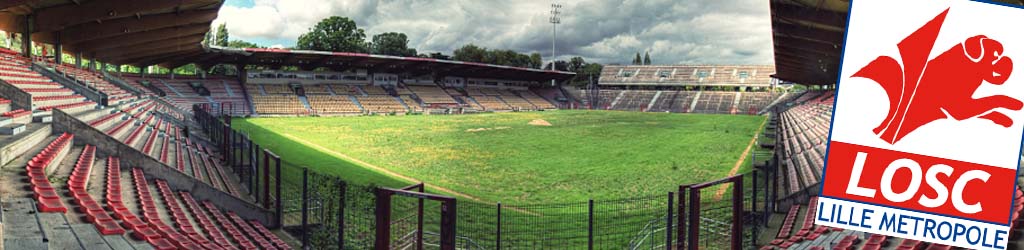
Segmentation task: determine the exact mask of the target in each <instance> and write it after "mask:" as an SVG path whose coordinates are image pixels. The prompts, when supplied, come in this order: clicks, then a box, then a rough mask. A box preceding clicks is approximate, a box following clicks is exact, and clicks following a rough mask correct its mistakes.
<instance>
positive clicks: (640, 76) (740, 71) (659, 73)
mask: <svg viewBox="0 0 1024 250" xmlns="http://www.w3.org/2000/svg"><path fill="white" fill-rule="evenodd" d="M774 73H775V67H774V66H770V65H606V66H605V67H604V68H603V69H602V70H601V78H600V82H599V83H598V84H600V85H634V86H665V85H677V86H684V85H704V86H709V85H723V86H738V85H768V83H769V82H770V81H771V75H772V74H774Z"/></svg>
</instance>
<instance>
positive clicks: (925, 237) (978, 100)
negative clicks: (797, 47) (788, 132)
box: [815, 0, 1024, 249]
mask: <svg viewBox="0 0 1024 250" xmlns="http://www.w3.org/2000/svg"><path fill="white" fill-rule="evenodd" d="M851 4H852V6H851V10H850V24H849V27H848V29H847V37H846V43H845V48H844V54H843V64H842V71H841V73H840V79H839V89H838V92H837V96H836V106H835V111H834V112H833V113H834V117H833V125H832V128H831V129H832V131H831V134H830V141H829V148H828V154H827V159H826V164H825V170H824V174H823V176H824V180H823V183H822V186H821V197H820V198H819V199H818V204H817V206H818V207H817V213H818V214H817V217H816V220H815V223H816V224H818V225H826V226H832V227H840V228H846V229H853V230H860V231H866V232H871V233H878V234H885V235H890V236H895V237H901V238H909V239H916V240H922V241H928V242H935V243H940V244H946V245H952V246H959V247H965V248H971V249H986V248H987V249H1005V247H1006V244H1007V242H1008V241H1009V240H1008V238H1009V233H1010V225H1011V222H1012V218H1013V217H1014V216H1013V214H1014V213H1019V212H1020V211H1019V210H1020V208H1019V207H1024V203H1022V201H1024V200H1022V199H1018V198H1020V194H1021V193H1020V192H1019V191H1017V189H1016V177H1017V168H1018V166H1019V161H1020V151H1021V142H1022V137H1024V133H1022V132H1024V111H1021V109H1022V106H1024V103H1022V102H1021V100H1022V99H1024V78H1022V76H1021V74H1022V73H1017V74H1014V69H1015V68H1014V65H1013V59H1014V58H1024V35H1021V34H1020V33H1019V32H1015V31H1014V30H1015V28H1012V25H1008V23H1006V24H1004V23H1005V22H1013V21H1024V9H1021V8H1019V7H1013V6H1003V5H1000V4H994V3H988V2H980V1H968V0H959V1H955V0H951V1H930V0H912V1H869V0H861V1H855V2H852V3H851ZM883 16H884V17H887V18H878V17H883Z"/></svg>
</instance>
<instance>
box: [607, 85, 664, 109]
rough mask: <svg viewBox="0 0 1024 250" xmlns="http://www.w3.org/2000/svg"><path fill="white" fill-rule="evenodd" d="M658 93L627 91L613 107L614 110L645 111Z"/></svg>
mask: <svg viewBox="0 0 1024 250" xmlns="http://www.w3.org/2000/svg"><path fill="white" fill-rule="evenodd" d="M656 94H657V91H650V90H626V91H623V92H622V95H621V96H622V97H621V98H620V99H619V101H618V102H615V104H614V105H613V106H612V107H611V109H614V110H625V111H645V110H647V106H648V105H649V104H650V102H651V100H652V99H654V96H655V95H656Z"/></svg>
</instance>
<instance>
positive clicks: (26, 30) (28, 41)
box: [21, 15, 35, 59]
mask: <svg viewBox="0 0 1024 250" xmlns="http://www.w3.org/2000/svg"><path fill="white" fill-rule="evenodd" d="M34 19H35V18H32V15H25V26H24V27H21V55H23V56H25V57H28V58H30V59H31V58H32V23H33V20H34Z"/></svg>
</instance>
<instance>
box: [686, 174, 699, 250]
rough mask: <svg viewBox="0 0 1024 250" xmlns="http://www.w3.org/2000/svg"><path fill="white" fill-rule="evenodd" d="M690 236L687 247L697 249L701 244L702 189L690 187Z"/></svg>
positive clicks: (692, 249) (691, 249)
mask: <svg viewBox="0 0 1024 250" xmlns="http://www.w3.org/2000/svg"><path fill="white" fill-rule="evenodd" d="M689 205H690V214H689V215H690V223H689V226H690V230H689V231H690V232H689V233H690V236H688V237H687V240H688V241H689V243H687V244H686V245H687V246H686V247H687V249H690V250H697V246H699V245H700V189H696V188H691V189H690V204H689Z"/></svg>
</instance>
